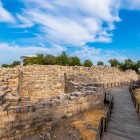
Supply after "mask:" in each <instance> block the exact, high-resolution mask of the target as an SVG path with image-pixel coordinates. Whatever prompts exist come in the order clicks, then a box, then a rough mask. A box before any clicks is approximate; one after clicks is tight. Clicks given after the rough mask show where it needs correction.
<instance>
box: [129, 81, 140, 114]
mask: <svg viewBox="0 0 140 140" xmlns="http://www.w3.org/2000/svg"><path fill="white" fill-rule="evenodd" d="M132 84H135V83H132ZM132 84H130V85H129V91H130V94H131V98H132V101H133V103H134V106H135V108H136V111H137V112H138V114H140V104H139V103H138V102H137V99H136V97H135V93H134V91H133V88H135V87H134V86H133V85H132ZM132 86H133V88H132Z"/></svg>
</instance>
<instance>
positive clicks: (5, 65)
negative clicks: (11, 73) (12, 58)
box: [1, 64, 10, 68]
mask: <svg viewBox="0 0 140 140" xmlns="http://www.w3.org/2000/svg"><path fill="white" fill-rule="evenodd" d="M1 67H2V68H8V67H10V65H8V64H2V66H1Z"/></svg>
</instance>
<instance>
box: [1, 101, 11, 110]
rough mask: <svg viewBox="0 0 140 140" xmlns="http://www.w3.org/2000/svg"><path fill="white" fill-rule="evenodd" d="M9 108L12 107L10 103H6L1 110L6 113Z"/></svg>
mask: <svg viewBox="0 0 140 140" xmlns="http://www.w3.org/2000/svg"><path fill="white" fill-rule="evenodd" d="M9 106H10V102H5V103H4V104H2V106H1V108H2V110H3V111H6V110H7V108H8V107H9Z"/></svg>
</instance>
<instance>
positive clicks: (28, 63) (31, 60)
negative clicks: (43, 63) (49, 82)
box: [23, 56, 40, 66]
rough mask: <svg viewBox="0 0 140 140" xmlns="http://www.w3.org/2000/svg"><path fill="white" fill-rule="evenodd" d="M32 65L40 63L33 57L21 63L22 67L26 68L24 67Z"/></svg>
mask: <svg viewBox="0 0 140 140" xmlns="http://www.w3.org/2000/svg"><path fill="white" fill-rule="evenodd" d="M33 64H40V61H39V60H38V59H37V57H35V56H33V57H29V58H28V59H26V60H25V61H24V63H23V65H24V66H26V65H33Z"/></svg>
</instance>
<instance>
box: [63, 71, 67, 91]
mask: <svg viewBox="0 0 140 140" xmlns="http://www.w3.org/2000/svg"><path fill="white" fill-rule="evenodd" d="M64 92H65V93H67V75H66V73H64Z"/></svg>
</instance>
